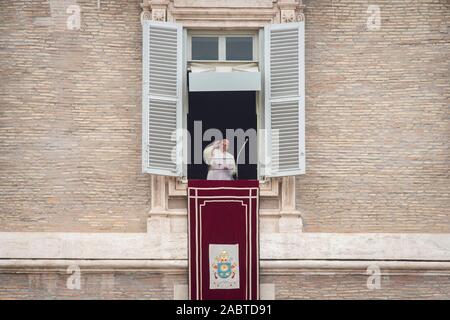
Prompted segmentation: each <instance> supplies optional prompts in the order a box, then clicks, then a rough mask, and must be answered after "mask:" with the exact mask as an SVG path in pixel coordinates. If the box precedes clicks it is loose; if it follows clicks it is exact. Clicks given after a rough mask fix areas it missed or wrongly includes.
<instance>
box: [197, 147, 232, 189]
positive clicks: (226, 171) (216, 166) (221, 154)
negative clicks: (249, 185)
mask: <svg viewBox="0 0 450 320" xmlns="http://www.w3.org/2000/svg"><path fill="white" fill-rule="evenodd" d="M229 144H230V142H229V141H228V140H227V139H223V140H217V141H214V142H213V143H211V144H209V145H208V146H207V147H206V148H205V150H204V151H203V157H204V159H205V162H206V164H208V165H209V169H208V176H207V177H206V179H207V180H234V175H235V174H236V162H235V161H234V157H233V155H232V154H230V153H229V152H228V146H229Z"/></svg>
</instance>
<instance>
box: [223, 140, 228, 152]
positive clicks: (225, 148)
mask: <svg viewBox="0 0 450 320" xmlns="http://www.w3.org/2000/svg"><path fill="white" fill-rule="evenodd" d="M229 145H230V141H228V140H227V139H223V140H222V151H223V152H226V151H227V150H228V146H229Z"/></svg>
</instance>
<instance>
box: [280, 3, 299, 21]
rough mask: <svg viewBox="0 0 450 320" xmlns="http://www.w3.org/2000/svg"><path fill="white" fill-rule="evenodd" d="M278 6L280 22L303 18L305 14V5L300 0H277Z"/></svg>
mask: <svg viewBox="0 0 450 320" xmlns="http://www.w3.org/2000/svg"><path fill="white" fill-rule="evenodd" d="M278 8H279V10H280V22H281V23H289V22H297V21H304V20H305V15H304V14H303V9H304V8H305V6H304V5H303V2H302V0H279V1H278Z"/></svg>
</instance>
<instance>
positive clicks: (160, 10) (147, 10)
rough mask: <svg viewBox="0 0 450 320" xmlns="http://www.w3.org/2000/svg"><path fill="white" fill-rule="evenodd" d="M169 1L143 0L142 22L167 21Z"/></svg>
mask: <svg viewBox="0 0 450 320" xmlns="http://www.w3.org/2000/svg"><path fill="white" fill-rule="evenodd" d="M169 3H170V1H169V0H143V2H142V3H141V8H142V12H141V22H142V21H143V20H153V21H167V8H168V6H169Z"/></svg>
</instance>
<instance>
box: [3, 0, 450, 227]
mask: <svg viewBox="0 0 450 320" xmlns="http://www.w3.org/2000/svg"><path fill="white" fill-rule="evenodd" d="M61 3H64V5H61ZM73 3H77V4H78V5H80V7H81V11H82V22H81V30H80V31H69V30H67V29H66V25H65V22H66V18H67V16H68V14H67V13H65V9H66V7H65V6H66V5H68V4H73ZM139 3H140V1H125V0H110V1H102V2H101V8H100V9H98V8H97V1H91V0H90V1H87V0H84V1H75V0H73V1H72V0H65V1H56V0H51V1H37V0H36V1H25V0H18V1H0V61H1V63H0V76H1V84H0V231H83V232H94V231H107V232H113V231H119V232H137V231H145V228H146V224H145V220H146V218H147V215H148V210H149V201H150V183H149V177H148V176H146V175H143V174H141V168H140V146H141V142H140V140H141V138H140V137H141V112H140V109H141V107H140V100H141V97H140V95H141V88H140V86H141V26H140V21H139V14H140V7H139ZM304 3H305V4H306V11H305V13H306V61H307V65H306V80H307V91H306V92H307V99H306V102H307V105H306V115H307V119H306V120H307V122H306V123H307V125H306V129H307V138H306V149H307V174H306V175H304V176H301V177H299V178H298V180H297V182H298V184H297V186H298V187H297V188H298V190H297V206H298V208H299V209H300V210H301V211H302V213H303V218H304V227H305V231H309V232H450V212H449V210H448V207H449V205H450V197H449V190H450V183H449V163H450V161H449V160H450V159H449V128H450V127H449V114H448V111H449V89H450V81H449V80H450V79H449V78H450V76H449V61H450V56H449V55H450V50H449V46H450V41H449V25H448V23H449V18H450V9H449V3H448V1H446V0H427V1H413V0H402V1H387V0H383V1H382V0H380V1H376V3H373V2H369V1H366V0H352V1H350V0H341V1H336V0H333V1H331V0H314V1H312V0H307V1H304ZM369 4H377V5H379V6H380V9H381V18H382V20H381V21H382V25H381V29H380V30H378V31H369V30H367V27H366V21H367V16H368V15H367V13H366V10H367V7H368V5H369Z"/></svg>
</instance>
